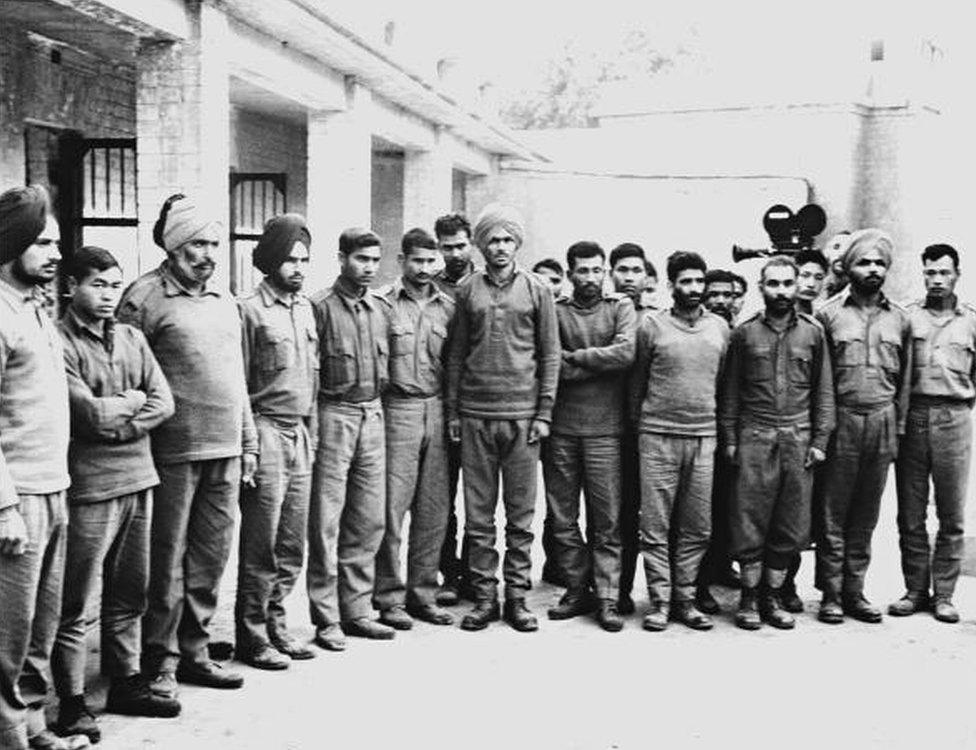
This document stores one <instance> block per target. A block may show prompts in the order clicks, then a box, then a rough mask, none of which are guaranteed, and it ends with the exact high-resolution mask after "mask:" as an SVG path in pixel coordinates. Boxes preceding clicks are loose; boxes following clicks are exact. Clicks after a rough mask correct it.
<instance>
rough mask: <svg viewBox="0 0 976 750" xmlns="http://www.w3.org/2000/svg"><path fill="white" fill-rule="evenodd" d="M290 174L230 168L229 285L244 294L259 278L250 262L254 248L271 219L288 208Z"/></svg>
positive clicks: (235, 292) (237, 292)
mask: <svg viewBox="0 0 976 750" xmlns="http://www.w3.org/2000/svg"><path fill="white" fill-rule="evenodd" d="M287 186H288V176H287V175H286V174H285V173H284V172H231V175H230V255H231V278H230V286H231V291H232V292H234V294H243V293H245V292H248V291H250V290H251V289H253V288H254V286H255V285H256V284H257V282H258V281H259V280H260V274H259V273H257V272H256V271H255V270H254V268H253V266H252V265H251V251H252V250H253V249H254V246H255V245H256V244H257V241H258V240H259V239H260V238H261V232H262V231H263V230H264V224H265V222H267V220H268V219H270V218H272V217H273V216H277V215H278V214H283V213H285V212H287V211H288V192H287Z"/></svg>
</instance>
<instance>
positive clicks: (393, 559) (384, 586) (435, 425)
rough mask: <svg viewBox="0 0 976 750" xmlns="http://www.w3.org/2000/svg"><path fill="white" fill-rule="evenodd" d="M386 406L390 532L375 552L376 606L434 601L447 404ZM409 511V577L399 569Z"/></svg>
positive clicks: (443, 506)
mask: <svg viewBox="0 0 976 750" xmlns="http://www.w3.org/2000/svg"><path fill="white" fill-rule="evenodd" d="M384 405H385V407H386V531H385V532H384V534H383V542H382V544H381V545H380V550H379V553H378V554H377V555H376V587H375V590H374V592H373V606H374V607H376V609H379V610H383V609H389V608H391V607H393V606H396V605H402V604H405V603H406V602H407V599H409V600H410V602H411V603H413V604H434V603H435V597H436V595H437V564H438V558H439V555H440V551H441V548H442V546H443V543H444V529H445V527H446V526H447V509H448V502H447V454H446V451H445V445H444V403H443V401H442V400H441V398H440V397H439V396H435V397H433V398H426V399H423V398H414V399H389V400H387V401H386V403H385V404H384ZM407 511H409V512H410V531H409V540H408V544H407V580H406V584H404V581H403V576H402V574H401V572H400V547H401V544H402V542H403V522H404V518H405V517H406V515H407Z"/></svg>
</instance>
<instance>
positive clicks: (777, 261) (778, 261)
mask: <svg viewBox="0 0 976 750" xmlns="http://www.w3.org/2000/svg"><path fill="white" fill-rule="evenodd" d="M767 268H792V269H793V275H794V276H797V275H798V274H799V273H800V269H799V268H797V267H796V263H794V262H793V259H792V258H791V257H790V256H789V255H774V256H773V257H772V258H770V259H769V260H767V261H766V263H765V264H764V265H763V267H762V270H761V271H760V272H759V278H760V279H761V280H762V281H765V280H766V269H767Z"/></svg>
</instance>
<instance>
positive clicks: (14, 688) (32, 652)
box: [0, 492, 68, 750]
mask: <svg viewBox="0 0 976 750" xmlns="http://www.w3.org/2000/svg"><path fill="white" fill-rule="evenodd" d="M19 511H20V515H21V517H22V518H23V519H24V525H25V526H26V527H27V539H28V544H27V546H26V549H25V550H24V552H23V553H22V554H20V555H16V556H14V555H4V556H2V557H0V747H2V748H3V749H4V750H7V748H10V749H11V750H26V749H27V738H28V737H33V736H34V735H36V734H39V733H40V732H42V731H44V729H45V726H46V725H45V721H44V702H45V700H46V698H47V692H48V687H49V684H48V665H49V661H50V658H51V649H52V647H53V646H54V639H55V636H56V635H57V632H58V622H59V621H60V618H61V590H62V580H63V579H62V576H63V574H64V552H65V546H66V542H67V539H68V509H67V506H66V504H65V498H64V493H63V492H56V493H53V494H50V495H20V505H19Z"/></svg>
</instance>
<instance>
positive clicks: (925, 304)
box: [922, 294, 966, 315]
mask: <svg viewBox="0 0 976 750" xmlns="http://www.w3.org/2000/svg"><path fill="white" fill-rule="evenodd" d="M953 296H955V298H956V304H955V307H953V313H954V314H955V315H965V314H966V308H965V306H964V305H963V303H962V300H960V299H959V295H958V294H956V295H953ZM922 308H923V309H925V310H930V309H931V308H930V307H929V298H928V297H927V296H925V297H922Z"/></svg>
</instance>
